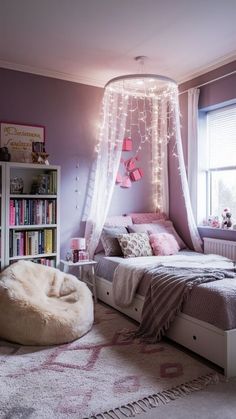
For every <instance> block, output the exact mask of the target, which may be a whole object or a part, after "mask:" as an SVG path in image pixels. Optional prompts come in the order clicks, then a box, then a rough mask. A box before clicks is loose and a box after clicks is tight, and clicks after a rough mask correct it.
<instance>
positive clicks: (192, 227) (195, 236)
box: [174, 100, 202, 252]
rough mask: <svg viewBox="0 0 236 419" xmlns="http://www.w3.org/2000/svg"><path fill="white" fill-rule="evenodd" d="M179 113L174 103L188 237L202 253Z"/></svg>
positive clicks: (195, 248)
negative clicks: (186, 167)
mask: <svg viewBox="0 0 236 419" xmlns="http://www.w3.org/2000/svg"><path fill="white" fill-rule="evenodd" d="M179 115H180V111H179V101H178V100H176V101H175V115H174V119H175V121H176V127H175V139H176V149H177V158H178V162H179V174H180V180H181V186H182V192H183V197H184V202H185V207H186V212H187V222H188V227H189V232H190V237H191V240H192V244H193V248H194V250H195V251H196V252H202V240H201V238H200V235H199V232H198V229H197V226H196V223H195V219H194V216H193V211H192V205H191V200H190V194H189V187H188V181H187V175H186V169H185V164H184V156H183V148H182V141H181V131H180V119H179Z"/></svg>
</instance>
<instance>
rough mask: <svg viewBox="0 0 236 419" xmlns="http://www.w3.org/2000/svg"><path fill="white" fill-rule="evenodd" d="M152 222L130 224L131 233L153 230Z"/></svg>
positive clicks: (129, 230)
mask: <svg viewBox="0 0 236 419" xmlns="http://www.w3.org/2000/svg"><path fill="white" fill-rule="evenodd" d="M153 225H154V224H152V223H149V224H132V225H131V226H128V227H127V229H128V232H129V233H148V231H151V230H152V228H153Z"/></svg>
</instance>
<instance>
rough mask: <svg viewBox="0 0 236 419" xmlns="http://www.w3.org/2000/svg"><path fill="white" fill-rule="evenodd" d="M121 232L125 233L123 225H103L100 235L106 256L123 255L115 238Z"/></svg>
mask: <svg viewBox="0 0 236 419" xmlns="http://www.w3.org/2000/svg"><path fill="white" fill-rule="evenodd" d="M121 234H127V229H126V228H125V227H122V226H121V227H104V228H103V230H102V235H101V242H102V244H103V247H104V250H105V255H106V256H123V253H122V250H121V247H120V244H119V241H118V239H117V237H118V236H120V235H121Z"/></svg>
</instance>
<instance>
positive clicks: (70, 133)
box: [0, 62, 236, 256]
mask: <svg viewBox="0 0 236 419" xmlns="http://www.w3.org/2000/svg"><path fill="white" fill-rule="evenodd" d="M235 69H236V62H234V63H231V64H228V65H226V66H224V67H221V68H219V69H217V70H214V71H212V72H210V73H207V74H205V75H202V76H201V77H198V78H197V79H194V80H191V81H190V82H187V83H184V84H183V85H181V86H180V91H184V90H186V89H188V88H190V87H193V86H196V85H198V84H201V83H204V82H206V81H208V80H212V79H214V78H216V77H219V76H222V75H224V74H227V73H229V72H232V71H233V70H235ZM0 91H1V100H0V120H5V121H15V122H19V123H29V124H39V125H44V126H45V127H46V149H47V151H48V152H49V153H50V162H51V163H52V164H59V165H60V166H61V168H62V191H61V243H62V256H64V253H65V250H66V248H67V246H68V243H69V239H70V237H71V236H73V235H77V234H83V223H81V218H82V213H83V209H84V204H85V196H86V192H87V185H88V178H89V173H90V169H91V165H92V162H93V159H94V154H93V150H94V144H95V140H96V124H97V123H98V121H99V112H100V105H101V100H102V96H103V89H100V88H96V87H91V86H86V85H83V84H77V83H72V82H67V81H62V80H58V79H53V78H48V77H42V76H37V75H32V74H28V73H23V72H17V71H12V70H6V69H0ZM233 98H236V76H235V74H234V75H233V76H229V77H227V78H225V79H222V80H220V81H217V82H214V83H212V84H209V85H206V86H204V87H202V88H201V95H200V106H201V107H205V106H209V105H213V104H215V103H219V102H223V101H226V100H230V99H233ZM180 109H181V126H182V138H183V151H184V158H185V162H186V164H187V94H186V93H184V94H182V95H180ZM170 150H171V144H170ZM127 155H128V154H127ZM77 162H79V169H78V170H77V169H76V163H77ZM149 162H150V149H149V146H148V145H146V147H145V148H144V149H143V150H142V154H141V159H140V165H141V166H142V168H143V169H144V173H145V176H144V178H143V179H142V180H141V181H140V182H137V183H134V184H133V187H132V188H131V189H121V188H119V187H116V188H115V193H114V196H113V199H112V204H111V208H110V214H122V213H128V212H131V211H137V212H138V211H149V210H151V207H152V202H151V183H150V163H149ZM76 175H79V185H80V191H79V208H78V209H76V208H75V206H76V194H75V187H76V183H75V177H76ZM169 184H170V218H171V219H172V220H173V221H174V223H175V226H176V228H177V230H178V231H179V232H180V234H182V236H183V238H184V240H185V241H186V242H187V243H188V244H190V243H191V240H190V237H189V233H188V228H187V223H186V211H185V206H184V201H183V198H182V194H181V187H180V178H179V175H178V165H177V162H176V160H175V159H174V158H173V156H172V153H171V151H170V153H169ZM226 233H227V232H226ZM232 233H233V234H234V232H232ZM206 234H207V235H210V234H211V232H207V233H206Z"/></svg>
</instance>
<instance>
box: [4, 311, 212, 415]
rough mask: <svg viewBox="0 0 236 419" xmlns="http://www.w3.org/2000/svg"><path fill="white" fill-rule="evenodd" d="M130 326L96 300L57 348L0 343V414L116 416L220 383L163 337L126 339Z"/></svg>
mask: <svg viewBox="0 0 236 419" xmlns="http://www.w3.org/2000/svg"><path fill="white" fill-rule="evenodd" d="M135 327H136V325H135V323H134V322H132V321H131V320H129V319H128V318H126V317H125V316H123V315H122V314H119V313H118V312H117V311H115V310H113V309H111V308H108V307H107V306H104V305H101V304H97V305H96V312H95V324H94V326H93V328H92V330H91V331H90V332H89V333H88V334H87V335H85V336H84V337H83V338H81V339H79V340H77V341H74V342H73V343H70V344H66V345H61V346H56V347H55V346H54V347H29V346H28V347H27V346H20V345H16V344H10V343H7V342H2V341H1V342H0V418H4V419H13V418H14V419H17V418H21V419H28V418H30V419H49V418H50V419H54V418H57V419H65V418H71V419H75V418H76V419H84V418H90V417H92V418H96V419H102V418H103V419H107V418H109V419H110V418H112V419H115V418H116V419H117V418H119V419H120V418H122V419H123V418H124V417H125V416H126V417H131V416H135V415H136V414H138V413H141V412H145V411H146V410H148V409H149V408H152V407H157V409H158V405H159V404H160V403H164V404H165V403H168V402H169V401H171V400H173V399H176V398H178V397H183V396H186V395H187V394H189V393H191V392H193V391H195V390H200V389H203V388H204V387H205V386H206V385H208V384H210V383H215V382H217V380H218V376H217V374H216V373H215V372H214V371H213V370H212V369H210V368H209V367H208V366H206V365H205V364H203V363H201V362H199V361H198V360H196V359H194V358H192V357H191V356H189V355H187V354H186V353H185V352H182V351H181V350H178V349H176V347H174V346H173V345H171V344H169V343H167V342H164V341H163V342H160V343H158V344H155V345H153V344H152V345H149V344H144V343H142V342H140V341H137V340H136V341H133V340H127V338H125V335H126V331H127V329H134V328H135Z"/></svg>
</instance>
